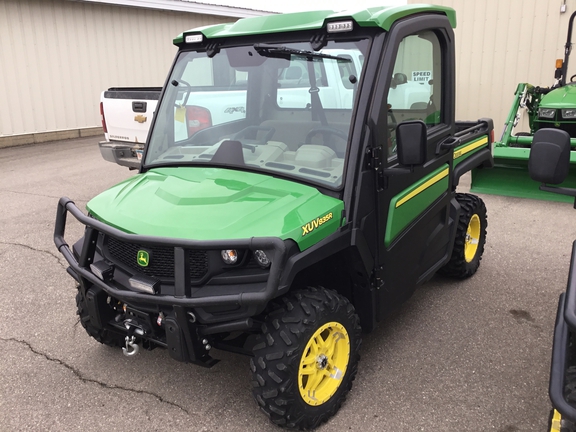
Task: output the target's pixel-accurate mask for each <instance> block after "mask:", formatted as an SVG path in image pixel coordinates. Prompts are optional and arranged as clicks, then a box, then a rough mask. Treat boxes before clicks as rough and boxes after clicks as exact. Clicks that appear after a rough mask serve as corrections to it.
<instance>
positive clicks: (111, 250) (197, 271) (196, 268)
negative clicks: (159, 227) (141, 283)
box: [108, 237, 208, 280]
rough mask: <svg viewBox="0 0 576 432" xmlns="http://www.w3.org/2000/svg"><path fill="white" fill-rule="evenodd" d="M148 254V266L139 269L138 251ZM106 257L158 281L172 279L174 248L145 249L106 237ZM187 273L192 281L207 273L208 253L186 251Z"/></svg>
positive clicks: (142, 246) (139, 245) (145, 247)
mask: <svg viewBox="0 0 576 432" xmlns="http://www.w3.org/2000/svg"><path fill="white" fill-rule="evenodd" d="M142 249H143V250H145V251H147V252H148V253H149V254H150V264H149V265H148V266H147V267H141V266H139V265H138V264H137V262H136V257H137V254H138V251H139V250H142ZM108 255H109V258H110V259H111V261H113V262H116V263H119V264H122V265H123V266H124V267H128V268H130V269H132V270H135V271H136V272H138V273H143V274H145V275H146V276H152V277H155V278H158V279H174V248H171V247H164V246H153V247H147V246H144V245H141V244H138V243H124V242H121V241H119V240H117V239H115V238H114V237H108ZM188 271H189V272H190V278H191V279H192V280H197V279H201V278H202V277H204V275H206V273H207V272H208V253H207V251H205V250H189V251H188Z"/></svg>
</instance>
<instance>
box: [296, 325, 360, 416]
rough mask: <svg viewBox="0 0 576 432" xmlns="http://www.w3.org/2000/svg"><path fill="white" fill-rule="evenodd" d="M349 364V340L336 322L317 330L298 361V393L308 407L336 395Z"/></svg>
mask: <svg viewBox="0 0 576 432" xmlns="http://www.w3.org/2000/svg"><path fill="white" fill-rule="evenodd" d="M349 360H350V336H349V335H348V332H347V331H346V328H345V327H344V326H343V325H342V324H340V323H338V322H329V323H326V324H324V325H323V326H321V327H320V328H319V329H317V330H316V331H315V332H314V334H313V335H312V337H311V338H310V339H309V340H308V343H307V345H306V347H305V348H304V351H303V353H302V358H301V359H300V367H299V369H298V389H299V390H300V396H301V397H302V399H303V400H304V402H306V403H307V404H308V405H312V406H318V405H322V404H324V403H326V402H327V401H328V400H330V398H331V397H332V396H333V395H334V393H336V391H337V390H338V388H339V387H340V384H341V383H342V379H343V378H344V376H345V374H346V369H347V367H348V362H349Z"/></svg>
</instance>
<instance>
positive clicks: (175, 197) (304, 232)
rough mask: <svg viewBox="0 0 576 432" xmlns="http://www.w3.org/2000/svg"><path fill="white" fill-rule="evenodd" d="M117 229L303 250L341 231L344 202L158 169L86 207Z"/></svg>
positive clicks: (200, 170)
mask: <svg viewBox="0 0 576 432" xmlns="http://www.w3.org/2000/svg"><path fill="white" fill-rule="evenodd" d="M87 208H88V210H89V211H90V213H91V214H92V215H93V216H94V217H96V218H97V219H98V220H100V221H102V222H105V223H107V224H108V225H111V226H113V227H116V228H118V229H120V230H122V231H125V232H128V233H133V234H139V235H149V236H158V237H171V238H183V239H191V240H225V239H243V238H250V237H279V238H281V239H284V240H285V239H288V238H290V239H293V240H294V241H296V242H297V243H298V245H299V247H300V249H301V250H303V249H306V248H308V247H310V246H312V245H313V244H315V243H317V242H318V241H320V240H322V239H323V238H324V237H326V236H328V235H329V234H332V233H333V232H335V231H336V230H337V229H338V227H339V226H340V221H341V215H342V210H343V208H344V204H343V203H342V201H340V200H338V199H335V198H331V197H328V196H326V195H322V194H321V193H320V192H318V190H316V189H315V188H313V187H310V186H305V185H302V184H299V183H295V182H291V181H287V180H281V179H276V178H273V177H270V176H266V175H262V174H254V173H246V172H241V171H234V170H227V169H221V168H204V167H193V168H192V167H181V168H159V169H154V170H150V171H148V172H146V173H144V174H139V175H136V176H135V177H132V178H130V179H128V180H126V181H124V182H122V183H120V184H118V185H116V186H114V187H112V188H111V189H109V190H107V191H106V192H103V193H101V194H100V195H98V196H97V197H95V198H93V199H92V200H91V201H90V202H89V203H88V205H87Z"/></svg>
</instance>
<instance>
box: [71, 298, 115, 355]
mask: <svg viewBox="0 0 576 432" xmlns="http://www.w3.org/2000/svg"><path fill="white" fill-rule="evenodd" d="M76 307H77V311H76V314H77V315H78V317H79V320H80V324H82V327H84V329H85V330H86V333H88V335H90V336H91V337H93V338H94V339H96V340H97V341H98V342H100V343H101V344H104V345H108V346H111V347H114V348H118V347H122V346H124V345H125V341H124V336H122V335H121V334H119V333H115V332H113V331H109V330H107V329H100V328H98V327H96V326H95V325H94V324H93V323H92V321H91V319H90V314H89V313H88V308H87V306H86V299H85V298H84V296H83V295H82V291H81V290H80V289H78V293H76Z"/></svg>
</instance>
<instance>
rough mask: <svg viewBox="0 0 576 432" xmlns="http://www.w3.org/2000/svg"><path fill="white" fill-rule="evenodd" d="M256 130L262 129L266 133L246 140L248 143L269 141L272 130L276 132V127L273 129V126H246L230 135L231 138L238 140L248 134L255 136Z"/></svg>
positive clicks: (272, 133)
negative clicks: (258, 137) (260, 136)
mask: <svg viewBox="0 0 576 432" xmlns="http://www.w3.org/2000/svg"><path fill="white" fill-rule="evenodd" d="M258 131H264V132H266V135H264V136H263V137H262V138H260V139H255V138H254V139H248V140H246V141H247V142H248V143H249V144H266V143H267V142H268V141H270V138H272V136H273V135H274V132H276V129H274V128H273V127H264V126H248V127H247V128H244V129H242V130H241V131H239V132H236V134H235V135H234V136H233V137H232V139H234V140H237V141H240V140H241V139H242V138H246V137H247V136H249V135H253V136H254V137H256V132H258Z"/></svg>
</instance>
